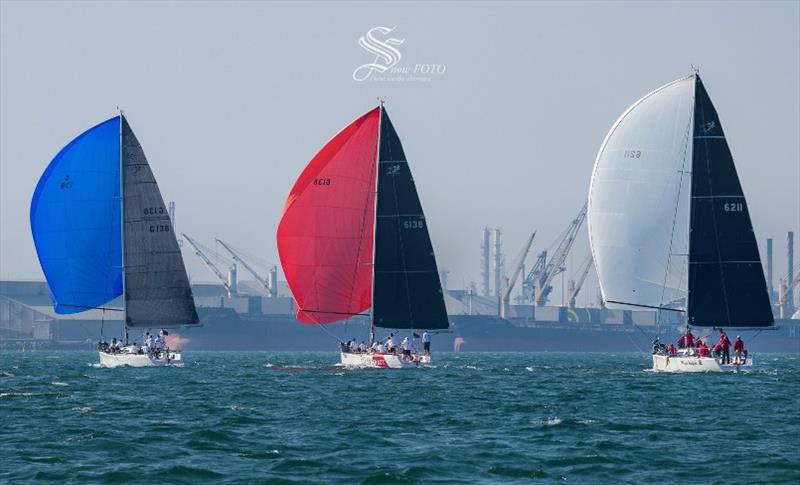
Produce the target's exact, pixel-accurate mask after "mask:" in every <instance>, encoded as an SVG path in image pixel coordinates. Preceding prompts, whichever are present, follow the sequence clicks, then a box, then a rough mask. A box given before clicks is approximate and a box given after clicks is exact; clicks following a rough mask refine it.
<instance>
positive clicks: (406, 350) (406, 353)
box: [400, 337, 411, 359]
mask: <svg viewBox="0 0 800 485" xmlns="http://www.w3.org/2000/svg"><path fill="white" fill-rule="evenodd" d="M400 348H401V349H403V358H404V359H411V345H410V344H409V343H408V337H403V341H402V342H400Z"/></svg>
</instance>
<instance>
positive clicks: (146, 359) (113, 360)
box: [98, 351, 183, 367]
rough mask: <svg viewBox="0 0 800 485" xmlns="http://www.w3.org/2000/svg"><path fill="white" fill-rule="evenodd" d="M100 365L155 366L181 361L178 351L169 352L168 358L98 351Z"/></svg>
mask: <svg viewBox="0 0 800 485" xmlns="http://www.w3.org/2000/svg"><path fill="white" fill-rule="evenodd" d="M98 353H99V354H100V366H101V367H122V366H128V367H156V366H164V365H179V364H182V363H183V360H182V359H181V354H180V352H169V355H168V358H166V357H162V358H156V357H155V356H153V355H149V354H130V353H117V354H109V353H107V352H102V351H100V352H98Z"/></svg>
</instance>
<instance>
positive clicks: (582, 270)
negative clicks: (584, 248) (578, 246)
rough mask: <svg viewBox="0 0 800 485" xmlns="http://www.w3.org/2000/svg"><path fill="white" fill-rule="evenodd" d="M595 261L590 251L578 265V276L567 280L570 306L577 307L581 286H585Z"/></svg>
mask: <svg viewBox="0 0 800 485" xmlns="http://www.w3.org/2000/svg"><path fill="white" fill-rule="evenodd" d="M593 263H594V260H593V259H592V253H591V252H589V256H587V257H586V259H585V260H584V261H583V263H581V265H580V266H579V267H578V272H577V273H576V274H577V275H578V278H577V279H576V280H569V281H568V282H567V303H568V304H569V307H570V308H575V300H576V299H577V298H578V293H580V291H581V287H583V283H584V281H586V277H587V276H588V275H589V270H591V269H592V265H593Z"/></svg>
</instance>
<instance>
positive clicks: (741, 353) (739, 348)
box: [733, 335, 747, 364]
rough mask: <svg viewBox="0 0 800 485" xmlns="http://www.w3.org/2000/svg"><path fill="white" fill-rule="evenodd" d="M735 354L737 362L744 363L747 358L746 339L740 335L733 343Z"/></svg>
mask: <svg viewBox="0 0 800 485" xmlns="http://www.w3.org/2000/svg"><path fill="white" fill-rule="evenodd" d="M733 356H734V358H735V359H736V363H737V364H744V361H745V360H747V353H746V352H745V350H744V341H743V340H742V337H741V336H740V335H737V336H736V342H734V343H733Z"/></svg>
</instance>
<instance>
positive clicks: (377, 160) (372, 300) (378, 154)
mask: <svg viewBox="0 0 800 485" xmlns="http://www.w3.org/2000/svg"><path fill="white" fill-rule="evenodd" d="M378 102H379V103H380V111H379V112H378V143H377V145H376V147H375V194H374V195H373V197H372V218H373V221H372V222H373V224H372V287H371V289H370V293H371V294H370V311H369V346H370V347H372V344H373V343H375V246H376V245H377V241H376V239H375V238H376V236H377V234H378V171H379V170H380V168H381V126H382V125H381V121H382V120H383V100H382V99H380V98H378Z"/></svg>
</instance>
